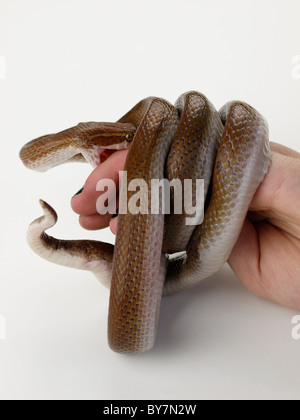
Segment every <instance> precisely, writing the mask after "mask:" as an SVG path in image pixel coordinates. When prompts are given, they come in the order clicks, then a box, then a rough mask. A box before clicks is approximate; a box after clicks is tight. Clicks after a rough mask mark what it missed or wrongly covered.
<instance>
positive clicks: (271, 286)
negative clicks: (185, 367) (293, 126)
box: [72, 143, 300, 309]
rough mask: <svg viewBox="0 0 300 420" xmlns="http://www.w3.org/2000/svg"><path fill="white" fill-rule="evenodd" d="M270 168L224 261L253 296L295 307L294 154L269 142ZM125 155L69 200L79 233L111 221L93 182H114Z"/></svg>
mask: <svg viewBox="0 0 300 420" xmlns="http://www.w3.org/2000/svg"><path fill="white" fill-rule="evenodd" d="M271 150H272V164H271V167H270V170H269V172H268V174H267V175H266V177H265V179H264V181H263V183H262V184H261V185H260V187H259V189H258V190H257V192H256V194H255V196H254V198H253V201H252V203H251V205H250V209H249V213H248V217H247V219H246V221H245V223H244V226H243V229H242V232H241V234H240V237H239V239H238V241H237V243H236V245H235V247H234V249H233V251H232V253H231V255H230V258H229V260H228V263H229V265H230V266H231V268H232V270H233V271H234V272H235V274H236V275H237V277H238V278H239V279H240V280H241V281H242V283H243V284H244V285H245V286H246V287H247V288H248V289H249V290H250V291H252V292H253V293H255V294H256V295H258V296H260V297H263V298H265V299H268V300H271V301H274V302H277V303H279V304H281V305H284V306H288V307H291V308H294V309H300V182H299V181H300V154H299V153H297V152H295V151H293V150H291V149H288V148H286V147H284V146H281V145H278V144H276V143H271ZM126 156H127V151H126V150H122V151H118V152H115V153H113V154H112V155H111V156H110V157H109V158H108V159H107V160H106V161H105V162H104V163H103V164H101V165H100V166H99V167H97V168H96V169H95V170H94V171H93V172H92V173H91V175H90V176H89V177H88V179H87V181H86V183H85V187H84V190H83V192H82V193H81V194H79V195H76V196H74V197H73V199H72V208H73V210H74V211H75V212H76V213H78V214H79V215H80V218H79V222H80V224H81V226H82V227H83V228H85V229H89V230H96V229H101V228H104V227H107V226H109V227H110V229H111V231H112V232H113V233H114V234H115V233H116V229H117V218H112V215H110V214H107V215H100V214H98V212H97V209H96V201H97V198H98V197H99V196H100V194H101V193H100V192H99V191H96V184H97V182H98V181H99V179H103V178H109V179H112V180H113V181H115V183H116V184H118V176H119V171H121V170H123V169H124V165H125V160H126Z"/></svg>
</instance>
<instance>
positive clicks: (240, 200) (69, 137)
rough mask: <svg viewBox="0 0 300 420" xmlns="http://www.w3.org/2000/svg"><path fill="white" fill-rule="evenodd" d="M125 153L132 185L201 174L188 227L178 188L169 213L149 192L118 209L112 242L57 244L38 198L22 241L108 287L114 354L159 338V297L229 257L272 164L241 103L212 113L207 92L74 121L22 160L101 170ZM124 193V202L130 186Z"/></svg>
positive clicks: (50, 213)
mask: <svg viewBox="0 0 300 420" xmlns="http://www.w3.org/2000/svg"><path fill="white" fill-rule="evenodd" d="M121 149H129V150H128V155H127V158H126V163H125V168H124V170H125V171H126V172H127V182H128V184H129V183H130V181H132V180H135V179H142V180H144V181H146V183H147V185H150V182H151V180H153V179H158V180H161V179H167V180H168V181H169V182H170V183H171V182H172V181H174V180H180V181H181V182H184V180H186V179H190V180H192V181H193V182H194V181H196V180H197V179H203V185H204V187H203V188H204V192H203V193H204V197H205V205H204V209H203V212H204V218H203V221H202V222H201V223H198V224H196V225H191V226H190V225H187V224H186V222H185V220H186V216H187V213H186V212H185V210H183V212H182V214H177V212H175V211H174V202H173V199H174V188H171V189H170V191H171V192H170V202H171V205H170V212H169V214H163V211H162V200H161V199H160V200H159V211H158V212H156V213H155V214H151V207H150V203H151V194H152V192H151V189H150V188H149V190H148V191H147V197H148V198H149V199H148V201H147V203H148V204H147V206H148V207H146V210H148V211H145V212H142V211H140V212H137V214H132V213H130V212H127V213H124V214H119V215H118V227H117V234H116V239H115V245H112V244H110V243H105V242H101V241H94V240H63V239H57V238H54V237H51V236H49V235H48V234H47V233H46V232H45V231H46V230H47V229H49V228H51V227H52V226H54V225H55V223H56V221H57V214H56V212H55V210H54V209H53V208H52V207H51V206H50V205H49V204H47V203H46V202H45V201H43V200H40V204H41V206H42V208H43V213H44V214H43V216H41V217H39V218H38V219H36V220H35V221H34V222H32V223H31V225H30V226H29V228H28V232H27V241H28V243H29V245H30V247H31V248H32V249H33V251H34V252H36V253H37V254H38V255H39V256H41V257H43V258H45V259H47V260H49V261H51V262H54V263H57V264H61V265H65V266H69V267H72V268H78V269H82V270H89V271H91V272H93V273H94V274H95V275H96V276H97V278H98V279H99V280H100V281H101V282H102V283H103V284H104V285H105V286H107V287H108V288H110V298H109V310H108V344H109V346H110V348H111V349H112V350H113V351H115V352H118V353H141V352H145V351H148V350H150V349H151V348H152V347H153V345H154V343H155V338H156V334H157V327H158V320H159V313H160V306H161V300H162V296H164V295H170V294H172V293H177V292H180V291H181V290H184V289H186V288H189V287H192V286H195V285H197V284H199V283H200V282H201V281H202V280H204V279H206V278H208V277H210V276H211V275H213V274H214V273H216V272H217V271H219V270H220V268H221V267H222V266H223V265H224V264H225V263H226V261H227V260H228V258H229V256H230V253H231V251H232V249H233V247H234V245H235V244H236V242H237V239H238V237H239V234H240V232H241V229H242V226H243V223H244V221H245V218H246V216H247V212H248V209H249V206H250V204H251V201H252V199H253V197H254V194H255V192H256V191H257V189H258V187H259V185H260V184H261V182H262V181H263V179H264V177H265V175H266V173H267V172H268V168H269V166H270V162H271V157H270V147H269V134H268V124H267V122H266V120H265V118H264V117H263V116H262V115H261V114H260V113H259V112H258V111H256V110H255V109H254V108H253V107H251V106H250V105H248V104H246V103H245V102H242V101H231V102H228V103H227V104H226V105H225V106H223V107H222V108H221V109H220V111H217V110H216V109H215V107H214V106H213V105H212V103H211V102H210V101H209V100H208V99H207V97H206V96H205V95H203V94H201V93H198V92H196V91H190V92H186V93H184V94H182V95H181V96H180V97H179V98H178V100H177V101H176V103H175V105H173V104H171V103H170V102H168V101H167V100H165V99H162V98H158V97H148V98H146V99H143V100H141V101H140V102H138V103H137V104H136V105H135V106H134V107H133V108H132V109H131V110H130V111H129V112H127V113H126V114H125V115H124V116H123V117H122V118H120V119H119V120H118V121H117V122H86V123H80V124H78V125H76V126H74V127H72V128H69V129H67V130H64V131H60V132H59V133H54V134H49V135H45V136H42V137H39V138H37V139H35V140H32V141H30V142H29V143H27V144H25V146H23V147H22V149H21V151H20V158H21V160H22V162H23V163H24V165H25V166H26V167H28V168H30V169H34V170H37V171H46V170H48V169H49V168H51V167H53V166H56V165H59V164H61V163H64V162H68V161H87V162H89V163H90V164H91V165H92V166H93V167H97V166H98V165H101V164H102V162H103V160H105V156H106V155H105V153H107V151H109V153H114V152H115V151H116V150H121ZM122 184H123V183H122ZM125 190H126V188H123V185H122V186H121V191H120V200H126V198H125V196H124V193H122V191H125ZM126 193H127V200H128V201H127V202H129V200H130V199H131V198H132V197H133V196H134V194H135V192H134V191H126ZM194 194H195V192H194V190H193V197H192V200H193V203H195V197H194ZM182 201H184V197H182ZM125 204H126V203H125ZM183 207H184V206H183Z"/></svg>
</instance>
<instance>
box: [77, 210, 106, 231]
mask: <svg viewBox="0 0 300 420" xmlns="http://www.w3.org/2000/svg"><path fill="white" fill-rule="evenodd" d="M111 217H112V215H111V214H109V213H108V214H103V215H102V214H98V213H97V214H90V215H88V216H79V223H80V226H81V227H83V229H87V230H98V229H104V228H106V227H108V226H109V222H110V219H111Z"/></svg>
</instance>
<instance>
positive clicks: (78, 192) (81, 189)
mask: <svg viewBox="0 0 300 420" xmlns="http://www.w3.org/2000/svg"><path fill="white" fill-rule="evenodd" d="M82 191H83V187H82V188H80V190H79V191H77V193H76V194H74V195H73V197H76V195H79V194H81V193H82ZM73 197H72V198H73Z"/></svg>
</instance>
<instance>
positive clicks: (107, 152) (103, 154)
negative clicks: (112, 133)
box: [97, 144, 130, 165]
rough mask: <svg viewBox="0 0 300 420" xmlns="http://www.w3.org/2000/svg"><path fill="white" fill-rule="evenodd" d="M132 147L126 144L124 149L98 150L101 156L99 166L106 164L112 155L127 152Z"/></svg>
mask: <svg viewBox="0 0 300 420" xmlns="http://www.w3.org/2000/svg"><path fill="white" fill-rule="evenodd" d="M129 148H130V145H129V144H126V146H125V145H124V147H114V148H100V147H99V148H97V153H98V156H99V165H101V164H102V163H103V162H105V161H106V160H107V159H108V158H109V157H110V156H111V155H112V154H114V153H115V152H117V151H118V150H125V149H127V150H128V149H129Z"/></svg>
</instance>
